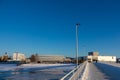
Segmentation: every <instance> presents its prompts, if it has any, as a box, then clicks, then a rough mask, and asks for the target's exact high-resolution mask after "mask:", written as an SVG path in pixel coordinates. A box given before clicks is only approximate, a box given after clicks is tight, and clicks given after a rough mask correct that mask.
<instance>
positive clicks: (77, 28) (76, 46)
mask: <svg viewBox="0 0 120 80" xmlns="http://www.w3.org/2000/svg"><path fill="white" fill-rule="evenodd" d="M79 25H80V24H79V23H77V24H76V64H77V67H78V26H79Z"/></svg>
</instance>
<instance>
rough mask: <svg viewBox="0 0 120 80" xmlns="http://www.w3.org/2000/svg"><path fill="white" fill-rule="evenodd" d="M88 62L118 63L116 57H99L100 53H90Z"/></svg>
mask: <svg viewBox="0 0 120 80" xmlns="http://www.w3.org/2000/svg"><path fill="white" fill-rule="evenodd" d="M87 60H88V62H93V61H109V62H116V56H99V53H98V52H88V56H87Z"/></svg>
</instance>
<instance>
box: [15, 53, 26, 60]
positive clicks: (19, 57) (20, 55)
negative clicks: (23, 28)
mask: <svg viewBox="0 0 120 80" xmlns="http://www.w3.org/2000/svg"><path fill="white" fill-rule="evenodd" d="M13 60H15V61H25V60H26V57H25V55H24V54H22V53H18V52H16V53H13Z"/></svg>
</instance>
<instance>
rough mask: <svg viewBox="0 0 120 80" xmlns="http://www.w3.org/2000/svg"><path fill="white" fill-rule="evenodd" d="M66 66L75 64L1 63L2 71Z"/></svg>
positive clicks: (0, 69)
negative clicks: (18, 64)
mask: <svg viewBox="0 0 120 80" xmlns="http://www.w3.org/2000/svg"><path fill="white" fill-rule="evenodd" d="M64 66H75V65H74V64H22V65H20V66H17V65H15V64H0V72H1V71H17V70H28V69H30V70H33V69H34V70H38V69H48V68H55V67H64Z"/></svg>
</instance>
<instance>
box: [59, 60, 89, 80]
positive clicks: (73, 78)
mask: <svg viewBox="0 0 120 80" xmlns="http://www.w3.org/2000/svg"><path fill="white" fill-rule="evenodd" d="M86 63H87V62H84V63H82V64H80V65H79V66H78V67H77V68H74V69H73V70H72V71H70V72H69V73H68V74H66V75H65V76H64V77H62V78H61V79H60V80H79V79H80V78H81V76H82V74H83V72H84V69H85V66H86Z"/></svg>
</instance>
